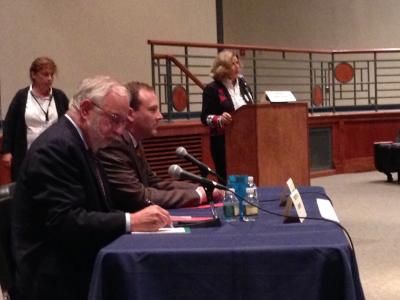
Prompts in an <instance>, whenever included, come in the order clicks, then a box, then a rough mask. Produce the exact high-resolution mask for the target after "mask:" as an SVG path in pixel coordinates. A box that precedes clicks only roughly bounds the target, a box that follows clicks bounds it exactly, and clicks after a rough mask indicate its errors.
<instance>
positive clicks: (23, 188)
mask: <svg viewBox="0 0 400 300" xmlns="http://www.w3.org/2000/svg"><path fill="white" fill-rule="evenodd" d="M89 157H90V156H89V153H88V151H87V150H86V149H85V145H84V143H83V141H82V139H81V137H80V136H79V133H78V132H77V130H76V129H75V127H74V126H73V124H72V123H71V122H70V121H69V120H68V119H67V118H66V117H65V116H64V117H62V118H61V119H60V120H59V121H58V122H56V123H55V124H53V125H51V126H50V127H49V128H48V129H47V130H46V131H44V132H43V133H42V134H41V135H40V136H39V137H38V138H37V139H36V140H35V141H34V142H33V144H32V146H31V147H30V149H29V151H28V153H27V156H26V159H25V161H24V163H23V164H22V166H21V170H20V171H21V172H20V176H19V179H18V181H17V185H16V188H15V195H14V199H13V202H12V210H11V217H12V218H11V237H12V250H13V255H14V258H15V262H16V268H17V272H16V290H17V292H18V293H19V296H20V297H21V298H17V299H19V300H25V299H30V300H34V299H35V300H36V299H38V300H39V299H41V300H43V299H75V300H78V299H82V300H83V299H87V293H88V288H89V282H90V278H91V272H92V268H93V263H94V260H95V257H96V254H97V252H98V251H99V249H100V248H101V247H103V246H104V245H106V244H107V243H109V242H111V241H112V240H113V239H115V238H116V237H118V236H119V235H121V234H123V233H124V232H125V214H124V213H123V212H120V211H112V210H111V207H110V203H109V202H108V199H106V197H105V196H104V193H102V191H101V187H100V185H99V183H98V181H97V180H96V173H95V171H94V168H93V164H92V163H91V160H90V158H89ZM105 183H106V182H105Z"/></svg>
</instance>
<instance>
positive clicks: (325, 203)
mask: <svg viewBox="0 0 400 300" xmlns="http://www.w3.org/2000/svg"><path fill="white" fill-rule="evenodd" d="M317 204H318V208H319V212H320V214H321V216H322V217H323V218H325V219H328V220H332V221H336V222H339V219H338V217H337V215H336V212H335V209H334V208H333V206H332V203H331V202H330V201H329V200H327V199H320V198H317Z"/></svg>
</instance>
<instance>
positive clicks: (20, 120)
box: [1, 87, 69, 181]
mask: <svg viewBox="0 0 400 300" xmlns="http://www.w3.org/2000/svg"><path fill="white" fill-rule="evenodd" d="M28 92H29V87H26V88H24V89H21V90H19V91H18V92H17V93H16V94H15V96H14V98H13V100H12V101H11V103H10V107H9V108H8V111H7V115H6V118H5V120H4V124H3V127H4V128H3V146H2V147H1V152H2V154H4V153H11V154H12V156H13V158H12V163H11V178H12V180H13V181H16V179H17V177H18V172H19V168H20V167H21V164H22V161H23V160H24V158H25V155H26V150H27V139H26V122H25V108H26V101H27V98H28ZM53 96H54V103H55V105H56V109H57V114H58V117H60V116H62V115H64V113H65V112H66V111H67V110H68V102H69V101H68V98H67V96H66V95H65V94H64V92H63V91H62V90H59V89H56V88H53Z"/></svg>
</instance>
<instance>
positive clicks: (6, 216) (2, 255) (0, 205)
mask: <svg viewBox="0 0 400 300" xmlns="http://www.w3.org/2000/svg"><path fill="white" fill-rule="evenodd" d="M14 189H15V183H10V184H6V185H1V186H0V288H1V289H2V290H8V291H9V292H12V283H13V272H14V265H13V260H12V256H11V220H10V202H11V199H12V197H13V195H14Z"/></svg>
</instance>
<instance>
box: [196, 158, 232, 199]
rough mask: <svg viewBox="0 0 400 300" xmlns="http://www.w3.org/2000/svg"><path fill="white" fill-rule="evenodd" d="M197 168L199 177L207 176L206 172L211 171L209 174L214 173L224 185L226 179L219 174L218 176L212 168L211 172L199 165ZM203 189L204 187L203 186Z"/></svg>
mask: <svg viewBox="0 0 400 300" xmlns="http://www.w3.org/2000/svg"><path fill="white" fill-rule="evenodd" d="M198 168H199V171H200V175H201V177H204V178H207V177H208V174H210V173H211V174H213V175H215V176H216V177H217V178H218V181H219V182H220V183H221V184H222V185H226V181H225V180H224V179H223V178H222V177H221V176H219V175H218V174H217V172H215V171H213V170H212V172H210V171H209V170H207V169H204V168H201V167H200V166H198ZM204 189H205V187H204ZM211 194H212V193H211ZM207 197H208V196H207Z"/></svg>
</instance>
